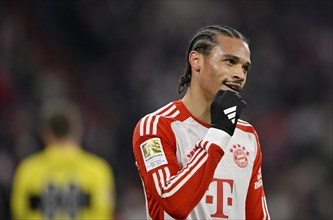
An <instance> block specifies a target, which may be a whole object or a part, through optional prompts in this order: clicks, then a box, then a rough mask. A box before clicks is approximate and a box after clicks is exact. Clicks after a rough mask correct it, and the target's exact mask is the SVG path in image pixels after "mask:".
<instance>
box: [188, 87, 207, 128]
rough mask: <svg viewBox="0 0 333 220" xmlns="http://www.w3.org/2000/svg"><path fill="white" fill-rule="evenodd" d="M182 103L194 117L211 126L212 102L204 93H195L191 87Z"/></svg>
mask: <svg viewBox="0 0 333 220" xmlns="http://www.w3.org/2000/svg"><path fill="white" fill-rule="evenodd" d="M197 91H198V90H197ZM182 102H183V103H184V105H185V106H186V108H187V109H188V110H189V111H190V112H191V114H192V115H193V116H194V117H196V118H197V119H198V120H200V121H202V122H205V123H208V124H210V104H211V100H208V99H207V98H206V97H205V96H204V95H203V94H202V93H198V92H195V90H193V89H192V90H191V87H189V88H188V89H187V91H186V94H185V96H184V97H183V98H182Z"/></svg>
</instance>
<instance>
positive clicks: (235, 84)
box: [223, 81, 242, 92]
mask: <svg viewBox="0 0 333 220" xmlns="http://www.w3.org/2000/svg"><path fill="white" fill-rule="evenodd" d="M223 84H224V85H225V86H227V87H228V88H230V89H231V90H232V91H234V92H240V91H241V90H242V86H241V84H240V83H238V82H228V81H227V82H223Z"/></svg>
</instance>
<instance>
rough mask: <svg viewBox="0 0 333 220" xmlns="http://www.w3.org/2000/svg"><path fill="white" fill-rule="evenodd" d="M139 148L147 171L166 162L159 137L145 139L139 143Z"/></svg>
mask: <svg viewBox="0 0 333 220" xmlns="http://www.w3.org/2000/svg"><path fill="white" fill-rule="evenodd" d="M140 149H141V153H142V156H143V160H144V162H145V165H146V169H147V172H148V171H150V170H152V169H154V168H156V167H158V166H161V165H163V164H167V160H166V157H165V154H164V151H163V147H162V144H161V140H160V139H159V138H151V139H149V140H146V141H145V142H143V143H142V144H141V145H140Z"/></svg>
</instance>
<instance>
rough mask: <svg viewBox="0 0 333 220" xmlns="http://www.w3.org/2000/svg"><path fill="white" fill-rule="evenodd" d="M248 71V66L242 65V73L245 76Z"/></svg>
mask: <svg viewBox="0 0 333 220" xmlns="http://www.w3.org/2000/svg"><path fill="white" fill-rule="evenodd" d="M249 71H250V66H248V65H244V66H243V72H244V73H245V74H247V73H248V72H249Z"/></svg>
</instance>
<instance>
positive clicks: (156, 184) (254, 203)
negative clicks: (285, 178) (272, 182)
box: [133, 25, 270, 219]
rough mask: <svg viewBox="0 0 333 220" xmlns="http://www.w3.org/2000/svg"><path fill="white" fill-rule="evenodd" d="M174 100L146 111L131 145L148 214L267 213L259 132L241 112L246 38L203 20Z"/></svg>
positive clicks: (261, 216) (247, 215)
mask: <svg viewBox="0 0 333 220" xmlns="http://www.w3.org/2000/svg"><path fill="white" fill-rule="evenodd" d="M186 59H187V66H186V71H185V74H184V75H183V76H182V77H181V79H180V81H179V87H178V92H179V93H181V92H182V91H183V90H184V89H186V93H185V95H184V96H183V98H182V99H181V100H176V101H173V102H170V103H169V104H167V105H165V106H164V107H162V108H160V109H158V110H157V111H155V112H153V113H150V114H147V115H146V116H144V117H143V118H142V119H141V120H140V121H139V122H138V123H137V125H136V127H135V130H134V134H133V151H134V155H135V159H136V165H137V168H138V170H139V174H140V177H141V179H142V183H143V187H144V192H145V196H146V205H147V218H149V219H169V218H176V219H269V218H270V217H269V213H268V210H267V205H266V198H265V193H264V188H263V182H262V172H261V163H262V154H261V150H260V145H259V139H258V135H257V133H256V131H255V129H254V128H253V126H252V125H250V124H249V123H248V122H246V121H243V120H240V119H239V117H240V115H241V112H242V110H243V108H244V107H245V106H246V102H245V101H244V100H243V99H242V97H241V96H240V95H239V93H240V92H241V90H242V88H243V86H244V85H245V82H246V78H247V75H248V71H249V70H250V66H251V61H250V49H249V42H248V40H247V39H246V38H245V37H244V36H243V35H242V34H241V33H240V32H238V31H237V30H235V29H233V28H231V27H228V26H221V25H211V26H206V27H203V28H201V29H200V30H198V32H197V33H196V34H195V35H194V37H193V38H192V40H191V42H190V44H189V47H188V51H187V54H186Z"/></svg>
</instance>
